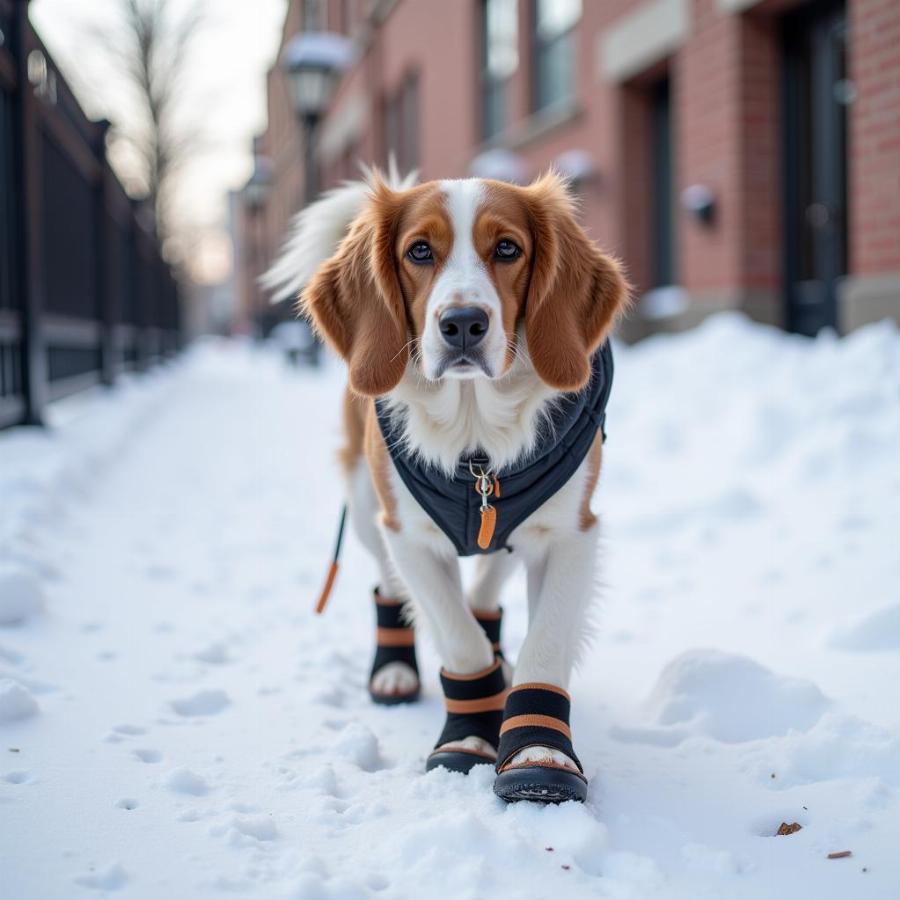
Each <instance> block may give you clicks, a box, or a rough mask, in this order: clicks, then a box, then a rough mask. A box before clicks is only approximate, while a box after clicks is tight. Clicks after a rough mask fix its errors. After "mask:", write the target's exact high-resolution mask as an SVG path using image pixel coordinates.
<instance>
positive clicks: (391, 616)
mask: <svg viewBox="0 0 900 900" xmlns="http://www.w3.org/2000/svg"><path fill="white" fill-rule="evenodd" d="M375 620H376V622H377V625H378V627H377V629H376V631H375V642H376V649H375V659H374V661H373V663H372V673H371V674H372V675H373V676H374V675H375V673H376V672H377V671H378V670H379V669H381V668H383V667H384V666H386V665H387V664H388V663H392V662H402V663H405V664H406V665H408V666H409V667H410V668H411V669H412V670H413V671H414V672H416V673H418V671H419V667H418V664H417V661H416V631H415V629H414V628H413V627H412V626H411V625H409V624H407V622H406V620H405V619H404V618H403V601H402V600H391V599H388V598H386V597H383V596H382V595H381V593H380V592H379V591H378V588H376V589H375Z"/></svg>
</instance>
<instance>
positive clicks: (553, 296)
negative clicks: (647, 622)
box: [269, 174, 628, 800]
mask: <svg viewBox="0 0 900 900" xmlns="http://www.w3.org/2000/svg"><path fill="white" fill-rule="evenodd" d="M269 283H270V285H271V286H277V287H278V289H279V293H281V294H282V295H283V294H286V293H296V292H297V291H298V290H300V289H302V299H301V308H302V309H303V311H304V312H305V313H306V314H307V315H308V316H309V317H310V318H311V319H312V320H313V322H314V323H315V326H316V328H317V329H318V330H319V332H320V333H321V335H322V336H323V337H324V339H325V340H326V341H327V342H328V343H329V344H330V345H331V346H332V347H333V348H334V349H335V350H336V351H337V352H338V353H339V354H340V355H341V356H342V357H343V359H344V360H345V361H346V362H347V365H348V369H349V386H348V392H347V395H346V400H345V417H344V419H345V429H346V441H345V448H344V450H343V453H342V462H343V466H344V468H345V471H346V474H347V477H348V501H349V508H350V514H351V521H352V523H353V525H354V527H355V530H356V532H357V533H358V535H359V537H360V538H361V540H362V543H363V544H364V545H365V546H366V547H367V548H368V550H369V551H370V552H371V553H372V555H373V557H374V559H375V561H376V564H377V565H378V567H379V570H380V578H381V581H380V593H381V595H382V596H383V597H388V598H395V599H402V600H404V601H408V602H409V604H410V605H411V606H412V609H413V613H414V617H415V621H416V622H417V623H422V624H424V625H426V626H427V628H428V629H429V631H430V634H431V637H432V639H433V641H434V643H435V645H436V647H437V650H438V652H439V655H440V658H441V661H442V664H443V667H444V669H443V675H444V676H445V677H444V678H443V679H442V680H443V683H444V689H445V693H446V694H447V696H448V698H449V697H450V696H451V694H452V693H453V691H454V689H455V688H454V687H453V685H454V684H456V683H457V682H458V683H459V684H460V685H462V687H463V688H466V686H467V685H468V684H475V683H476V682H478V681H479V679H482V680H483V679H485V678H487V681H486V682H484V683H485V685H488V683H491V684H493V685H494V686H496V676H494V675H491V674H490V673H492V672H494V671H495V670H496V668H497V667H498V666H499V662H498V661H497V660H495V649H494V648H493V647H492V644H491V642H490V640H489V639H488V637H487V636H486V635H485V632H484V631H483V630H482V627H481V626H480V625H479V622H478V621H477V620H476V617H475V616H476V614H478V615H480V616H484V615H485V614H486V615H487V617H488V618H489V617H490V614H491V613H492V612H494V611H496V610H498V608H499V607H498V604H499V595H500V590H501V586H502V583H503V581H504V579H505V578H506V576H507V575H508V574H509V573H510V571H511V570H512V568H513V566H514V565H515V564H516V562H517V561H521V562H522V563H524V565H525V567H526V570H527V585H528V614H529V626H528V634H527V637H526V639H525V642H524V644H523V645H522V648H521V651H520V653H519V656H518V660H517V662H516V665H515V669H514V671H513V672H512V673H511V684H512V692H513V694H515V692H516V691H517V690H519V691H520V693H519V695H518V705H517V706H516V708H515V709H513V710H512V711H511V710H510V707H509V705H507V712H506V724H505V725H504V728H506V726H507V725H509V724H510V717H511V715H512V716H513V717H514V718H515V722H516V723H517V724H519V725H523V726H528V728H531V729H532V730H531V731H529V730H528V728H526V729H525V731H524V732H523V733H525V734H526V737H528V736H529V735H530V739H528V740H525V741H521V740H520V741H519V745H522V744H524V746H521V747H520V746H519V745H515V744H514V745H513V746H514V747H515V748H516V752H515V753H514V754H513V755H512V756H510V757H509V758H508V759H502V760H500V763H501V766H500V775H498V780H499V779H500V778H502V777H503V774H504V773H506V774H509V773H510V772H515V773H518V775H519V776H521V777H518V776H517V782H516V785H515V786H514V788H510V786H509V785H507V788H506V790H505V792H504V791H498V793H500V794H501V796H504V797H505V799H507V800H515V799H522V798H529V799H541V800H560V799H568V798H571V797H575V798H576V799H581V798H583V796H584V792H583V791H582V790H580V789H579V788H578V786H577V785H576V786H575V788H574V789H573V787H572V785H573V781H574V779H580V781H581V782H584V778H583V775H582V773H581V767H580V764H578V763H577V757H575V755H574V752H571V743H570V740H569V738H570V735H568V734H567V732H568V723H567V721H565V720H566V719H567V717H568V695H567V694H566V693H565V691H566V688H567V686H568V682H569V678H570V674H571V671H572V668H573V665H574V663H575V661H576V659H577V656H578V652H579V648H580V645H581V643H582V638H583V635H584V625H585V614H586V609H587V606H588V604H589V602H590V601H591V599H592V595H593V593H594V580H595V555H596V550H597V543H598V534H597V532H598V528H597V520H596V517H595V515H594V513H593V511H592V509H591V498H592V495H593V493H594V489H595V487H596V485H597V480H598V477H599V473H600V466H601V455H602V453H601V449H602V448H601V444H602V436H601V434H600V433H599V432H598V433H597V436H596V439H595V440H594V442H593V445H592V447H591V449H590V452H588V453H587V455H586V456H585V458H584V460H583V462H581V464H580V465H579V466H578V468H577V470H575V474H574V475H573V476H572V477H571V478H569V480H568V481H567V482H566V483H565V485H564V486H563V487H562V488H561V489H559V490H558V491H557V492H556V493H555V494H554V495H553V496H552V497H551V498H550V499H549V500H547V501H546V502H545V503H543V505H542V506H540V507H539V508H538V509H537V510H536V511H534V512H533V513H532V514H531V515H530V516H529V517H528V518H527V519H526V520H525V521H524V522H522V523H521V524H520V525H519V526H518V527H516V529H515V531H514V532H513V533H512V535H511V536H510V540H509V544H510V546H512V547H514V548H515V553H507V552H498V553H490V554H485V555H481V556H479V557H478V562H477V573H476V577H475V579H474V583H473V584H472V585H471V587H470V588H469V589H468V590H467V591H466V590H464V587H463V583H462V578H461V575H460V568H459V562H458V554H457V549H456V548H455V547H454V546H453V544H452V543H451V541H450V540H449V539H448V537H447V536H446V535H445V534H444V533H443V532H442V531H441V529H440V528H438V527H437V526H436V525H435V523H434V521H433V520H432V519H431V517H429V515H428V514H427V513H426V511H425V510H424V509H423V508H422V506H420V505H419V503H418V502H417V501H416V499H415V498H414V497H413V496H412V494H411V493H410V491H409V490H408V489H407V487H406V486H405V484H404V482H403V481H402V480H401V478H399V477H398V473H397V471H396V469H395V467H394V466H393V464H392V459H391V456H390V454H389V450H388V447H387V446H386V443H385V438H384V435H383V432H382V430H381V429H380V428H379V423H378V420H377V418H376V412H375V402H374V398H384V400H386V402H387V403H388V408H389V409H390V411H391V413H392V414H396V415H397V417H398V422H399V426H398V427H399V428H401V429H402V434H403V443H404V447H405V450H406V452H409V453H411V454H414V455H415V456H416V457H417V458H418V459H419V460H421V461H423V462H425V463H426V464H429V465H431V466H432V467H434V469H435V470H436V471H440V472H443V473H446V474H448V475H452V473H453V472H454V471H456V469H457V466H458V465H459V462H460V460H461V459H465V458H467V455H468V454H471V453H473V452H475V451H478V452H479V453H482V454H483V455H484V456H485V457H486V458H487V459H488V460H489V461H490V467H491V470H492V471H496V472H501V471H502V470H503V469H504V467H506V466H508V465H510V464H512V463H514V462H515V461H516V460H518V459H521V458H522V457H523V455H526V454H528V452H529V451H530V449H531V448H532V447H533V446H534V444H535V440H536V434H537V430H538V427H539V423H540V422H541V420H542V416H544V415H545V414H546V411H547V409H548V408H549V407H550V406H551V405H552V404H553V403H554V402H555V401H557V400H558V399H559V398H560V396H561V395H563V394H564V393H566V392H577V391H581V390H582V389H584V388H585V386H586V385H587V383H588V381H589V379H590V377H591V372H592V368H591V359H592V355H593V354H595V352H596V351H597V350H598V348H599V347H600V346H601V344H603V342H605V341H606V340H607V338H608V336H609V334H610V332H611V331H612V329H613V327H614V325H615V323H616V321H617V319H618V317H619V316H620V314H621V313H622V312H623V310H624V309H625V307H626V305H627V302H628V289H627V285H626V282H625V279H624V278H623V275H622V273H621V271H620V268H619V265H618V264H617V262H616V261H615V260H613V259H612V258H610V257H609V256H607V255H605V254H603V253H602V252H600V251H599V250H598V249H597V247H596V246H595V245H594V244H593V243H592V242H591V240H590V239H589V238H588V236H587V235H586V234H585V232H584V230H583V229H582V228H581V227H580V225H579V224H578V223H577V221H576V219H575V216H574V211H573V201H572V199H571V197H570V195H569V193H568V191H567V188H566V186H565V183H564V182H563V181H562V179H560V178H559V177H558V176H556V175H553V174H550V175H547V176H544V177H542V178H541V179H539V180H538V181H536V182H534V183H533V184H531V185H530V186H528V187H518V186H514V185H510V184H505V183H501V182H496V181H489V180H483V179H467V180H448V181H433V182H428V183H424V184H419V185H415V186H414V185H413V184H411V183H410V182H406V183H400V182H398V181H397V180H394V181H393V183H388V182H387V181H386V180H385V179H383V178H382V177H380V176H378V175H374V176H373V177H371V178H370V179H369V180H368V181H367V182H358V183H351V184H347V185H345V186H344V187H342V188H338V189H337V190H336V191H333V192H331V193H330V194H327V195H325V196H324V197H323V198H322V199H321V200H319V201H318V202H317V203H315V204H313V205H311V206H310V207H308V208H307V209H306V210H305V211H304V212H303V213H301V214H300V216H299V217H298V220H297V223H296V225H295V228H294V233H293V236H292V237H291V238H290V239H289V240H288V242H287V244H286V247H285V252H284V255H283V257H282V258H281V259H280V260H279V262H278V263H277V264H276V267H275V268H274V269H273V271H272V273H271V274H270V276H269ZM401 643H402V641H401ZM485 673H488V674H487V675H486V674H485ZM507 677H510V673H509V671H507ZM454 679H456V680H457V681H454ZM492 679H493V681H492ZM448 685H449V687H448ZM370 687H371V690H372V691H373V693H374V694H376V695H380V696H383V697H391V696H396V697H398V698H404V697H412V696H415V695H416V694H417V692H418V673H417V671H415V669H414V668H413V666H411V665H409V664H407V663H405V662H389V663H388V664H386V665H384V666H382V667H381V668H380V669H378V670H377V671H376V672H375V673H374V675H373V678H372V683H371V686H370ZM473 690H476V689H475V688H473ZM491 690H493V688H491V687H490V686H489V685H488V686H486V687H485V691H488V692H490V691H491ZM498 693H499V694H500V695H499V696H498ZM513 694H511V695H510V696H513ZM554 695H555V696H558V697H563V698H564V699H565V703H564V706H565V709H564V710H563V709H562V708H561V707H560V708H557V707H556V706H553V702H551V701H553V696H554ZM458 696H462V697H467V696H468V697H473V696H474V697H475V699H469V700H465V699H463V700H459V699H456V700H450V699H448V710H449V711H450V713H451V714H453V713H454V711H456V713H457V720H456V723H457V726H459V722H460V721H462V722H465V721H467V720H466V719H465V714H466V713H472V714H475V715H476V716H477V715H478V714H481V713H489V714H491V715H494V716H495V719H494V720H493V721H494V726H491V727H492V728H494V731H489V732H485V731H484V729H483V728H481V727H480V726H479V727H478V728H476V729H474V730H475V731H476V732H478V733H475V734H460V733H459V728H458V727H457V728H456V730H455V732H453V730H452V729H451V732H453V733H454V737H453V739H452V740H450V741H448V742H447V744H446V745H444V746H439V747H438V748H437V750H436V751H435V753H433V754H432V758H437V759H438V760H439V761H440V760H441V759H446V760H449V761H450V762H449V763H448V767H450V768H459V769H462V770H466V769H467V768H468V765H466V764H465V763H463V764H461V765H453V761H454V760H456V761H459V760H460V759H461V758H462V759H464V758H465V757H466V756H467V755H468V756H469V757H470V762H469V765H471V761H472V760H474V761H478V762H485V761H489V762H494V761H495V760H496V756H497V751H498V746H497V740H496V739H493V738H491V735H493V734H494V733H496V727H495V726H496V724H499V723H500V722H501V721H503V712H502V711H503V707H504V700H505V699H506V692H505V689H504V690H503V691H501V692H496V691H495V692H494V693H488V696H486V697H482V696H480V695H478V694H477V691H476V693H475V694H474V695H473V694H471V693H469V694H466V693H465V691H463V693H462V694H460V695H458ZM545 697H546V698H549V701H547V702H551V707H552V709H550V707H546V705H542V704H543V703H544V700H542V699H541V698H545ZM528 698H534V699H531V700H529V699H528ZM529 703H534V704H536V706H535V707H534V708H531V707H530V706H529ZM548 710H549V712H548ZM554 710H555V711H554ZM460 716H462V718H461V719H460ZM473 721H474V720H473ZM548 727H549V729H550V730H549V731H548V730H547V728H548ZM535 729H536V730H535ZM541 729H544V730H543V731H542V730H541ZM445 733H446V732H445ZM542 734H547V735H549V736H550V737H553V735H562V737H560V739H559V740H550V739H548V740H547V741H546V743H541V742H540V741H541V740H542V738H541V735H542ZM486 735H487V736H486ZM498 737H499V735H498ZM565 750H568V751H569V752H564V751H565ZM442 751H446V753H445V754H444V756H442V755H441V753H442ZM524 776H528V777H524ZM529 779H530V780H529Z"/></svg>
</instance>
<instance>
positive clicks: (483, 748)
mask: <svg viewBox="0 0 900 900" xmlns="http://www.w3.org/2000/svg"><path fill="white" fill-rule="evenodd" d="M453 750H456V751H458V752H461V753H478V754H483V755H487V756H494V757H496V755H497V750H496V748H495V747H494V746H493V745H492V744H489V743H488V742H487V741H485V740H483V739H482V738H480V737H474V736H472V737H467V738H463V739H462V740H461V741H451V742H450V743H449V744H441V746H440V747H438V748H437V749H436V750H435V751H434V752H435V753H442V752H444V751H453Z"/></svg>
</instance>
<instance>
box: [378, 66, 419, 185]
mask: <svg viewBox="0 0 900 900" xmlns="http://www.w3.org/2000/svg"><path fill="white" fill-rule="evenodd" d="M384 113H385V121H384V136H385V144H386V150H387V153H386V154H385V156H386V157H388V158H389V157H390V156H391V155H393V156H394V158H395V159H396V161H397V166H398V167H399V169H400V172H401V174H403V175H405V174H406V173H407V172H409V171H411V170H412V169H416V168H418V167H419V76H418V75H417V74H412V75H407V76H406V78H404V79H403V81H402V83H401V84H400V87H399V88H397V90H396V91H394V93H393V94H392V95H391V96H390V97H388V99H387V102H386V103H385V111H384Z"/></svg>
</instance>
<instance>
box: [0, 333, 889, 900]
mask: <svg viewBox="0 0 900 900" xmlns="http://www.w3.org/2000/svg"><path fill="white" fill-rule="evenodd" d="M617 364H618V365H617V374H616V385H615V389H614V391H613V401H612V405H611V408H610V413H609V433H610V438H609V443H608V445H607V451H606V454H605V461H604V473H603V479H602V484H601V489H600V491H599V493H598V497H597V506H598V508H599V509H600V510H602V512H603V518H604V530H605V537H604V546H605V563H604V567H603V572H602V580H603V584H604V586H603V589H602V597H603V600H602V602H600V603H598V606H597V615H596V631H597V636H596V639H595V641H594V644H593V646H592V649H591V651H590V653H589V654H588V656H587V659H586V660H585V662H584V664H583V665H582V667H581V669H580V671H579V673H578V675H577V676H576V678H575V679H574V682H573V685H572V694H573V698H574V701H573V732H574V735H575V739H576V746H577V748H578V752H579V754H580V755H581V757H582V760H583V761H584V763H585V766H586V771H587V774H588V775H589V776H590V778H591V788H590V797H589V802H588V803H587V804H586V805H585V806H579V805H575V804H568V805H565V806H562V807H549V808H543V807H539V806H534V805H528V804H520V805H517V806H513V807H506V806H504V805H503V804H502V803H501V802H500V801H498V800H497V799H495V797H494V796H493V794H492V793H491V780H492V772H491V770H490V768H489V767H480V768H479V770H476V772H475V773H474V774H472V775H471V776H469V777H468V778H466V777H462V776H459V775H452V774H449V773H444V772H435V773H431V774H429V775H425V774H423V762H424V758H425V755H426V753H427V752H428V750H429V749H430V746H431V743H432V742H433V740H434V738H435V737H436V735H437V733H438V731H439V729H440V724H441V720H442V702H441V698H440V695H439V690H438V686H437V678H436V670H437V662H436V660H435V657H434V655H433V652H432V651H431V650H430V648H429V647H428V645H427V643H426V642H424V641H423V642H421V644H420V663H421V664H422V668H423V673H424V675H425V696H424V699H423V702H422V703H420V704H419V705H416V706H412V707H404V708H393V709H390V708H377V707H374V706H372V705H371V704H370V702H369V700H368V697H367V695H366V691H365V681H366V676H367V672H368V666H369V660H370V651H371V642H372V627H373V624H372V619H373V613H372V609H371V605H370V596H369V591H370V589H371V586H372V581H373V567H372V565H371V564H370V562H369V560H368V559H367V558H366V557H365V555H364V553H363V551H362V550H361V548H360V547H359V546H358V545H357V544H356V543H355V541H354V540H350V541H349V542H348V543H347V546H346V550H345V557H344V563H343V570H342V574H341V576H340V579H339V582H338V585H337V589H336V592H335V595H334V596H333V597H332V601H331V605H330V607H329V609H328V611H327V614H326V615H325V616H323V617H321V618H316V617H314V616H313V614H312V605H313V602H314V598H315V595H316V593H317V590H318V588H319V586H320V582H321V578H322V576H323V574H324V571H325V568H326V565H327V561H328V555H329V553H330V550H331V546H332V541H333V532H334V527H335V524H336V517H337V513H338V509H339V505H340V502H341V484H340V480H339V476H338V473H337V470H336V467H335V465H334V463H333V455H334V454H333V451H334V449H335V447H336V445H337V443H338V440H339V436H338V428H337V422H338V411H339V397H340V391H341V379H342V375H341V372H340V368H339V367H338V366H337V365H336V364H330V365H329V366H328V367H327V368H326V369H325V370H324V371H323V372H320V373H309V372H302V371H300V372H298V371H294V370H290V369H288V368H287V367H285V366H284V365H282V363H281V361H280V360H279V359H278V358H277V357H275V356H273V355H271V354H269V353H268V352H264V351H259V350H253V349H249V348H247V347H243V346H239V345H238V346H235V345H231V346H229V345H225V344H221V345H207V346H204V347H201V348H199V349H197V350H194V351H192V352H191V353H189V354H188V356H187V357H186V358H185V359H183V360H182V361H180V362H178V363H177V364H175V365H174V366H172V367H171V368H170V369H169V370H168V371H164V372H160V373H157V374H154V375H151V376H148V377H147V378H145V379H143V380H139V381H136V382H135V383H134V384H132V385H129V386H126V387H125V388H121V389H119V390H117V391H116V392H113V393H112V394H111V395H108V396H101V397H97V398H94V399H91V400H82V401H79V402H78V403H77V404H76V405H75V408H74V409H69V410H63V411H62V412H60V413H58V414H57V416H58V418H59V417H62V419H64V421H60V422H59V424H58V426H57V428H55V429H54V430H53V431H52V432H51V433H48V434H42V433H34V432H28V431H19V432H15V433H10V434H6V435H4V436H0V896H2V898H3V900H69V898H78V897H82V896H83V897H91V896H101V895H107V894H108V895H110V896H117V897H118V896H121V897H131V898H146V900H158V898H160V897H168V898H173V900H181V898H184V900H198V898H210V897H220V896H223V895H229V894H237V895H241V894H243V895H245V896H248V897H252V898H265V900H268V898H298V900H299V898H359V897H383V898H422V897H426V898H430V897H437V898H454V900H461V898H505V897H515V898H519V897H521V898H554V900H555V898H562V897H565V898H573V897H574V898H578V897H598V896H600V897H607V896H608V897H613V898H635V900H647V898H655V897H663V898H685V900H688V898H690V900H696V898H705V897H708V898H729V900H739V898H770V897H775V896H783V897H791V898H804V900H805V898H813V897H815V898H817V900H822V898H846V897H860V898H884V900H896V898H897V897H900V857H898V853H897V847H898V842H900V794H898V792H900V702H898V691H900V688H898V685H900V551H898V542H897V541H898V539H897V534H898V531H897V529H898V521H900V453H898V447H900V335H898V333H897V331H896V329H895V328H893V327H891V326H888V325H881V326H875V327H872V328H869V329H867V330H865V331H863V332H861V333H857V334H856V335H854V336H852V337H851V338H849V339H847V340H844V341H836V340H834V339H833V338H830V337H828V336H825V337H822V338H821V339H819V340H818V341H816V342H807V341H805V340H802V339H798V338H791V337H787V336H785V335H783V334H780V333H778V332H775V331H771V330H767V329H763V328H759V327H755V326H751V325H749V324H747V323H745V322H743V321H742V320H740V319H736V318H732V317H723V318H719V319H717V320H714V321H711V322H709V323H708V324H706V325H705V326H704V327H702V328H701V329H700V330H698V331H696V332H694V333H692V334H689V335H685V336H681V337H677V338H657V339H653V340H651V341H647V342H645V343H644V344H643V345H641V346H639V347H637V348H633V349H630V350H624V349H623V350H621V351H620V352H619V353H618V356H617ZM523 582H524V579H522V578H519V580H518V581H517V582H516V583H514V584H513V585H512V586H511V588H510V590H509V591H508V594H507V596H506V608H507V623H506V634H505V644H506V646H507V648H508V650H509V651H510V652H511V655H512V656H513V657H514V656H515V650H516V648H517V646H518V645H519V643H520V642H521V639H522V636H523V633H524V628H525V620H524V600H523ZM782 822H786V823H788V824H791V823H794V822H796V823H799V824H800V825H801V826H802V829H801V830H800V831H798V832H796V833H794V834H790V835H787V836H778V837H776V836H774V835H775V832H776V831H777V830H778V828H779V826H780V825H781V823H782ZM843 850H850V851H852V855H851V856H849V857H845V858H842V859H831V860H830V859H827V858H826V857H827V855H828V854H829V853H833V852H836V851H843Z"/></svg>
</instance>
